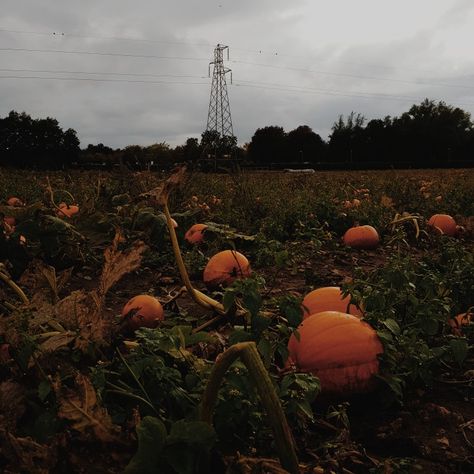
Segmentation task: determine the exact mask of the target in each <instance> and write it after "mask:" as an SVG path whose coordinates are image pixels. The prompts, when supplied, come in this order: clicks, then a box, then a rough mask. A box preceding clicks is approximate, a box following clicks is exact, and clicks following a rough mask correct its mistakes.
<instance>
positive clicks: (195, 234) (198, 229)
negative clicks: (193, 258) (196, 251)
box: [184, 224, 207, 244]
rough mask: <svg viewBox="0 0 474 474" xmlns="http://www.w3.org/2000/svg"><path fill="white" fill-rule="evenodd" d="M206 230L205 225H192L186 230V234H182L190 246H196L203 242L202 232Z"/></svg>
mask: <svg viewBox="0 0 474 474" xmlns="http://www.w3.org/2000/svg"><path fill="white" fill-rule="evenodd" d="M206 229H207V225H206V224H194V225H193V226H191V227H190V228H189V229H188V231H187V232H186V234H184V238H185V240H186V241H188V242H189V243H190V244H198V243H200V242H202V241H203V240H204V231H205V230H206Z"/></svg>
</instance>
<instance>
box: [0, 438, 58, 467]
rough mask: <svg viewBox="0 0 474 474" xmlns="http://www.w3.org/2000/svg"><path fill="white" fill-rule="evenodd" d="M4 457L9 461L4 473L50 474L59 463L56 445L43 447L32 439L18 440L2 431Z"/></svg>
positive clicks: (1, 444)
mask: <svg viewBox="0 0 474 474" xmlns="http://www.w3.org/2000/svg"><path fill="white" fill-rule="evenodd" d="M0 446H1V448H2V455H3V456H4V457H5V458H6V459H7V460H8V461H9V463H8V466H6V467H5V470H4V471H2V472H5V473H8V472H10V473H14V472H28V473H29V474H48V473H49V472H51V470H52V468H54V467H55V465H56V463H57V450H56V447H55V446H54V445H51V444H50V445H49V446H46V445H43V444H39V443H37V442H36V441H33V439H31V438H30V437H26V438H17V437H15V436H13V435H12V434H11V433H9V432H7V431H5V430H3V429H2V430H0Z"/></svg>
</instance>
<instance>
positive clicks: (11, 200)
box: [7, 197, 25, 207]
mask: <svg viewBox="0 0 474 474" xmlns="http://www.w3.org/2000/svg"><path fill="white" fill-rule="evenodd" d="M7 204H8V205H9V206H13V207H22V206H24V205H25V204H24V203H23V201H22V200H21V199H19V198H17V197H11V198H8V199H7Z"/></svg>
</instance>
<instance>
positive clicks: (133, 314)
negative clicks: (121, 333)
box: [122, 295, 164, 330]
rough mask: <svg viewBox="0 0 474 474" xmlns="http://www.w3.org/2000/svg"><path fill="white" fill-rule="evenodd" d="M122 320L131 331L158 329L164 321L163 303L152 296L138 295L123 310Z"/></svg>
mask: <svg viewBox="0 0 474 474" xmlns="http://www.w3.org/2000/svg"><path fill="white" fill-rule="evenodd" d="M122 318H123V319H125V320H126V322H127V325H128V327H129V328H130V329H132V330H135V329H138V328H141V327H145V328H156V326H158V324H159V322H160V321H162V320H163V319H164V312H163V307H162V306H161V303H160V302H159V301H158V300H157V299H156V298H154V297H153V296H150V295H138V296H135V297H134V298H132V299H131V300H129V301H128V303H127V304H126V305H125V306H124V307H123V309H122Z"/></svg>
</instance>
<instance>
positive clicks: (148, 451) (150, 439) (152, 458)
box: [124, 416, 166, 474]
mask: <svg viewBox="0 0 474 474" xmlns="http://www.w3.org/2000/svg"><path fill="white" fill-rule="evenodd" d="M137 435H138V449H137V452H136V453H135V456H133V458H132V460H131V461H130V463H129V464H128V466H127V467H126V468H125V471H124V473H125V474H155V473H156V472H160V471H159V468H160V457H161V455H162V451H163V447H164V445H165V440H166V428H165V425H164V424H163V423H162V422H161V421H160V420H159V419H158V418H154V417H152V416H146V417H145V418H143V420H142V421H141V423H140V424H139V425H138V426H137Z"/></svg>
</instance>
